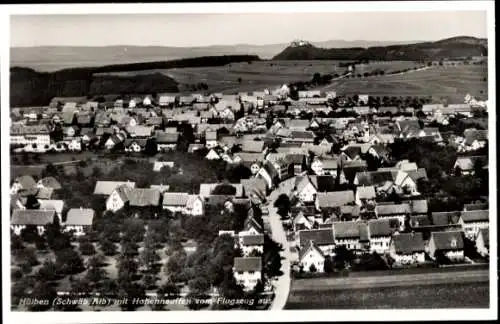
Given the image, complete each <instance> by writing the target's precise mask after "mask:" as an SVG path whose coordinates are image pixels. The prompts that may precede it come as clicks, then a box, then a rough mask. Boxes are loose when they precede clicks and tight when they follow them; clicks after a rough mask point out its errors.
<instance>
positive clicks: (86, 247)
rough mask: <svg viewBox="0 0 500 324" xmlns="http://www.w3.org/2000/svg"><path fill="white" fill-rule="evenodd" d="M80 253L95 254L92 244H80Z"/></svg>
mask: <svg viewBox="0 0 500 324" xmlns="http://www.w3.org/2000/svg"><path fill="white" fill-rule="evenodd" d="M80 252H81V253H82V255H93V254H95V247H94V244H92V243H90V242H83V243H80Z"/></svg>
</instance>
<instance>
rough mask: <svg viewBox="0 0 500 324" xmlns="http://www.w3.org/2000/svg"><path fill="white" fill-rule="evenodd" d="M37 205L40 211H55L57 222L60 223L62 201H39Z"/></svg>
mask: <svg viewBox="0 0 500 324" xmlns="http://www.w3.org/2000/svg"><path fill="white" fill-rule="evenodd" d="M38 203H39V204H40V207H39V208H38V209H40V210H55V211H56V215H57V217H58V218H59V222H62V212H63V208H64V200H53V199H39V200H38Z"/></svg>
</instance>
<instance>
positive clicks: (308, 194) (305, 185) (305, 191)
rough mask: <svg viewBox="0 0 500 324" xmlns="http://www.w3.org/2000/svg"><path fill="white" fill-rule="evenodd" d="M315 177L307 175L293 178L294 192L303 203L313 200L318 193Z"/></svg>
mask: <svg viewBox="0 0 500 324" xmlns="http://www.w3.org/2000/svg"><path fill="white" fill-rule="evenodd" d="M316 180H317V179H316V177H311V176H308V175H305V176H297V177H296V178H295V186H294V193H295V195H296V196H297V197H298V198H299V199H300V200H301V201H302V202H305V203H310V202H314V201H315V200H316V194H317V193H318V189H317V188H318V183H317V181H316Z"/></svg>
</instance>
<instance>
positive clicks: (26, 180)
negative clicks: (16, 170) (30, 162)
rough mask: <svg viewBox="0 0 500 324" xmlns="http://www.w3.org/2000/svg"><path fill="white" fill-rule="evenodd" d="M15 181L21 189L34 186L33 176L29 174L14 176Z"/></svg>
mask: <svg viewBox="0 0 500 324" xmlns="http://www.w3.org/2000/svg"><path fill="white" fill-rule="evenodd" d="M16 182H18V183H19V184H20V185H21V188H22V189H31V188H34V187H36V182H35V179H33V177H32V176H30V175H24V176H21V177H18V178H16Z"/></svg>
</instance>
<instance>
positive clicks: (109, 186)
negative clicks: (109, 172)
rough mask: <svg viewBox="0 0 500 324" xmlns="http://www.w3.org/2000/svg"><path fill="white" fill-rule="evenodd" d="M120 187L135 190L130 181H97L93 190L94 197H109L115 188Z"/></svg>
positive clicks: (133, 183)
mask: <svg viewBox="0 0 500 324" xmlns="http://www.w3.org/2000/svg"><path fill="white" fill-rule="evenodd" d="M121 185H127V186H128V187H130V188H135V182H130V181H97V183H96V185H95V189H94V195H107V196H109V195H111V193H113V191H114V190H115V189H116V188H117V187H119V186H121Z"/></svg>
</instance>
